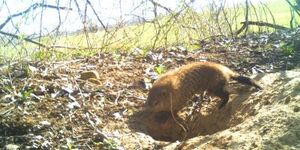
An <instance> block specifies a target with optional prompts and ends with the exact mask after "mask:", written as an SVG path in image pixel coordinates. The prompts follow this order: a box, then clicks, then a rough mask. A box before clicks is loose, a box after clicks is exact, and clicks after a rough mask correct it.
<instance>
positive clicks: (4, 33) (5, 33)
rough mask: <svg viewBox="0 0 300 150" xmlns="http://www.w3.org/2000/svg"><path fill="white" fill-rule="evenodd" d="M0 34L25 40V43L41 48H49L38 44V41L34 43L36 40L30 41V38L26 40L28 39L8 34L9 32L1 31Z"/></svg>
mask: <svg viewBox="0 0 300 150" xmlns="http://www.w3.org/2000/svg"><path fill="white" fill-rule="evenodd" d="M0 34H3V35H7V36H10V37H13V38H16V39H23V40H25V41H27V42H30V43H33V44H36V45H38V46H40V47H44V48H48V47H47V46H46V45H44V44H42V43H39V42H37V41H34V40H32V39H30V38H26V37H24V38H23V37H21V36H19V35H16V34H11V33H7V32H3V31H0Z"/></svg>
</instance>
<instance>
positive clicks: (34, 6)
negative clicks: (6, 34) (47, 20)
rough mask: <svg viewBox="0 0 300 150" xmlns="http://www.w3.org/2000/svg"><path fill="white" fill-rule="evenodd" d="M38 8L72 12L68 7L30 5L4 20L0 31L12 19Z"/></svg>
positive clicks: (40, 4)
mask: <svg viewBox="0 0 300 150" xmlns="http://www.w3.org/2000/svg"><path fill="white" fill-rule="evenodd" d="M39 7H47V8H54V9H62V10H72V8H68V7H57V6H53V5H46V4H42V3H35V4H32V5H31V6H29V7H28V8H27V9H26V10H24V11H22V12H19V13H16V14H13V15H11V16H9V17H7V18H6V20H5V21H4V22H3V23H2V24H1V25H0V30H2V29H3V28H4V26H5V25H6V24H7V23H8V22H9V21H10V20H11V19H13V18H15V17H18V16H21V15H23V14H26V13H28V12H30V11H33V10H35V9H37V8H39Z"/></svg>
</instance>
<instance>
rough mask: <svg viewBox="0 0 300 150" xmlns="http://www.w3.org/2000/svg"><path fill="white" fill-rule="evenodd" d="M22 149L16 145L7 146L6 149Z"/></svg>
mask: <svg viewBox="0 0 300 150" xmlns="http://www.w3.org/2000/svg"><path fill="white" fill-rule="evenodd" d="M19 148H20V146H19V145H15V144H7V145H5V149H6V150H18V149H19Z"/></svg>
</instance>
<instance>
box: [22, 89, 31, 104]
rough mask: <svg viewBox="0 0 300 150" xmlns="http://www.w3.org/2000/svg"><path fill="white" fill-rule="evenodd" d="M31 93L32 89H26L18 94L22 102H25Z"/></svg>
mask: <svg viewBox="0 0 300 150" xmlns="http://www.w3.org/2000/svg"><path fill="white" fill-rule="evenodd" d="M32 92H33V90H32V89H28V90H23V91H21V92H20V95H19V96H20V98H21V101H22V102H25V101H27V100H28V99H29V98H30V94H31V93H32Z"/></svg>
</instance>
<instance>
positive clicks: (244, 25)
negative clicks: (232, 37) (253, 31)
mask: <svg viewBox="0 0 300 150" xmlns="http://www.w3.org/2000/svg"><path fill="white" fill-rule="evenodd" d="M241 24H243V26H242V27H241V28H240V29H239V30H238V31H237V32H236V33H235V34H236V35H238V34H240V33H241V32H243V31H244V29H246V28H247V27H248V26H249V25H256V26H266V27H270V28H274V29H278V30H290V28H288V27H284V26H281V25H277V24H272V23H268V22H260V21H247V22H241Z"/></svg>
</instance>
